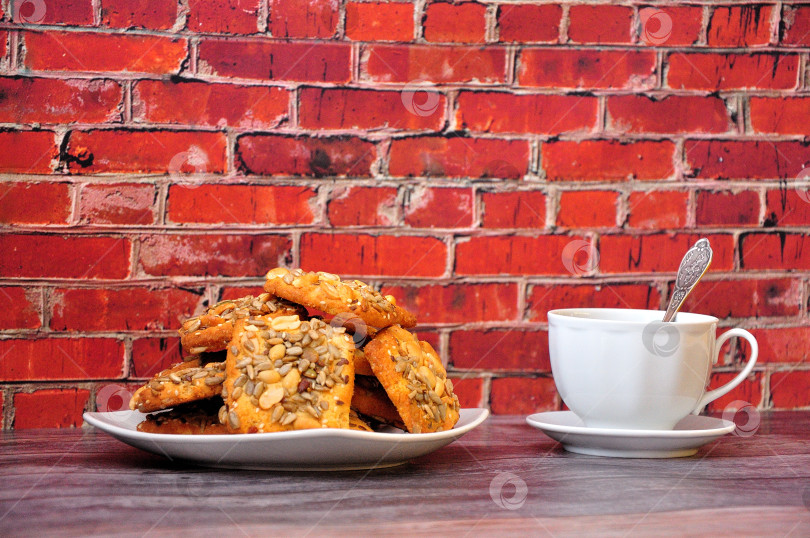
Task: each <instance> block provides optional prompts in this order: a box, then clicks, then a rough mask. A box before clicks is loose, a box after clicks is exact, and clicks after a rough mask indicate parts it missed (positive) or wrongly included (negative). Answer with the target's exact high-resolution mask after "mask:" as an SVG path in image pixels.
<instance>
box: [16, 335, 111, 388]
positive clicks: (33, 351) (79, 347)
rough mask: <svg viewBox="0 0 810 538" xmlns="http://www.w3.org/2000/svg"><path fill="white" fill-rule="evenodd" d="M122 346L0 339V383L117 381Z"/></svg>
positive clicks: (106, 342) (90, 340) (89, 340)
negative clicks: (79, 380) (112, 379)
mask: <svg viewBox="0 0 810 538" xmlns="http://www.w3.org/2000/svg"><path fill="white" fill-rule="evenodd" d="M123 369H124V344H123V342H120V341H118V340H115V339H112V338H87V337H85V338H39V339H36V340H23V339H17V338H12V339H8V340H0V380H2V381H46V380H57V379H58V380H68V379H111V378H119V377H121V376H122V374H123Z"/></svg>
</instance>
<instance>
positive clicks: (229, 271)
mask: <svg viewBox="0 0 810 538" xmlns="http://www.w3.org/2000/svg"><path fill="white" fill-rule="evenodd" d="M291 248H292V244H291V242H290V239H289V237H287V236H284V235H245V234H239V235H224V234H205V235H145V236H142V237H141V248H140V257H139V259H138V265H139V267H140V269H141V270H142V271H143V272H144V273H146V274H148V275H156V276H196V277H200V276H208V275H211V276H234V277H236V276H249V277H256V276H259V275H263V274H265V273H266V272H267V270H268V269H270V268H272V267H276V266H278V265H286V264H287V263H289V260H290V259H291V253H290V249H291Z"/></svg>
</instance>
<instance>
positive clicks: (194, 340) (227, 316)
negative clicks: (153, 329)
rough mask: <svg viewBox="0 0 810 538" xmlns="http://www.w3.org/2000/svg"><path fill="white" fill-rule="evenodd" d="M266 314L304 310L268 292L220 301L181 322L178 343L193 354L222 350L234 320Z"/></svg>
mask: <svg viewBox="0 0 810 538" xmlns="http://www.w3.org/2000/svg"><path fill="white" fill-rule="evenodd" d="M265 314H277V315H284V316H289V315H292V314H297V315H300V316H305V315H306V309H305V308H303V307H302V306H300V305H295V304H292V303H290V302H288V301H285V300H284V299H280V298H278V297H275V296H273V295H271V294H269V293H262V294H261V295H259V296H258V297H253V296H252V295H248V296H247V297H242V298H241V299H234V300H228V301H220V302H219V303H217V304H215V305H214V306H212V307H211V308H209V309H208V310H206V312H205V314H203V315H201V316H196V317H193V318H189V319H187V320H186V321H184V322H183V325H182V327H181V328H180V330H179V331H177V332H179V333H180V344H181V345H182V346H183V350H184V351H186V352H187V353H191V354H192V355H198V354H200V353H204V352H206V351H219V350H222V349H225V347H226V346H227V345H228V342H230V341H231V338H233V322H234V321H235V320H238V319H242V318H246V317H248V316H261V315H265Z"/></svg>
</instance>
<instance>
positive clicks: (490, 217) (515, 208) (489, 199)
mask: <svg viewBox="0 0 810 538" xmlns="http://www.w3.org/2000/svg"><path fill="white" fill-rule="evenodd" d="M481 207H482V209H481V211H482V213H483V215H482V226H483V227H484V228H535V229H543V228H545V226H546V195H545V194H544V193H543V192H541V191H515V192H484V193H482V194H481Z"/></svg>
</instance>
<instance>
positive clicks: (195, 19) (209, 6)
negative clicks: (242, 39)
mask: <svg viewBox="0 0 810 538" xmlns="http://www.w3.org/2000/svg"><path fill="white" fill-rule="evenodd" d="M260 3H261V2H260V0H189V2H188V22H187V26H188V29H189V30H191V31H192V32H210V33H214V34H255V33H257V32H258V31H259V4H260Z"/></svg>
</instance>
